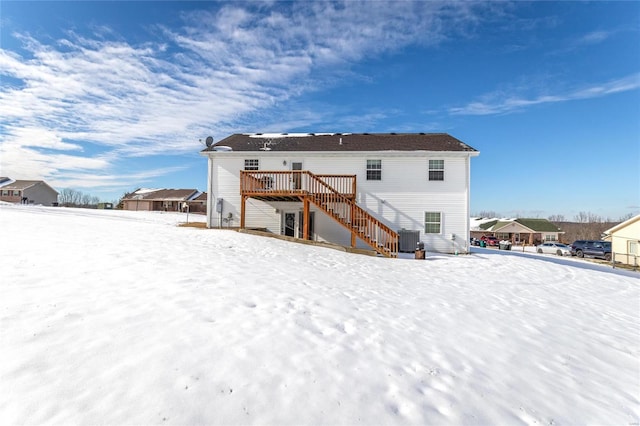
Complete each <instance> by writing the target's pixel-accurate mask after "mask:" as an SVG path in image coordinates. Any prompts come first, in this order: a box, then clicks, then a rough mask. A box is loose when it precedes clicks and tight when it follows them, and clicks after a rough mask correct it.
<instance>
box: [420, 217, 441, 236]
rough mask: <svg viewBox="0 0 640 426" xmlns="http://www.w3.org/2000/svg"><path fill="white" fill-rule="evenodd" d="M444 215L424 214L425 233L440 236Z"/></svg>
mask: <svg viewBox="0 0 640 426" xmlns="http://www.w3.org/2000/svg"><path fill="white" fill-rule="evenodd" d="M441 219H442V214H441V213H440V212H424V233H425V234H439V233H440V228H441V226H440V224H441Z"/></svg>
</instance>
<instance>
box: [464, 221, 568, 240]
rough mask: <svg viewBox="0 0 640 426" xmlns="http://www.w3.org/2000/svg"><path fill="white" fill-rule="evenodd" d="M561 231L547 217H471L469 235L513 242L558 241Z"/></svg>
mask: <svg viewBox="0 0 640 426" xmlns="http://www.w3.org/2000/svg"><path fill="white" fill-rule="evenodd" d="M560 234H563V232H562V231H561V230H560V228H558V227H557V226H555V225H554V224H553V223H551V222H549V221H548V220H547V219H526V218H523V219H495V218H494V219H482V218H474V219H472V226H471V236H472V237H475V238H481V237H482V236H484V235H486V236H494V237H496V238H498V239H499V240H506V241H511V242H512V243H513V244H516V243H526V244H532V245H534V244H540V243H541V242H545V241H559V240H560Z"/></svg>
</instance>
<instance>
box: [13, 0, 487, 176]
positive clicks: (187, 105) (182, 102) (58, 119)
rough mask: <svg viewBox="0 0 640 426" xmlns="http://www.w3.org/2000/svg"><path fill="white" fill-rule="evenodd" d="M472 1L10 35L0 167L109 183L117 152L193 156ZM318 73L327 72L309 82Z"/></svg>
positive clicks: (460, 20) (455, 22)
mask: <svg viewBox="0 0 640 426" xmlns="http://www.w3.org/2000/svg"><path fill="white" fill-rule="evenodd" d="M206 6H207V5H205V4H204V3H203V7H206ZM477 9H479V8H477V7H475V5H473V4H469V3H465V2H461V3H457V4H440V3H431V2H417V3H413V2H394V3H393V4H392V5H390V4H388V3H384V2H362V3H361V2H352V1H345V2H313V3H306V2H304V3H302V2H301V3H279V2H276V3H273V4H269V3H234V4H228V5H222V6H221V7H220V8H219V9H217V10H213V11H206V10H198V11H193V12H190V13H185V14H184V15H183V16H182V19H183V22H184V25H183V26H182V27H181V28H168V27H164V26H162V23H158V26H157V27H156V28H155V29H153V31H151V32H149V34H148V37H149V38H148V41H147V42H143V43H137V44H133V43H130V42H127V41H125V38H124V36H125V35H123V34H116V33H115V31H113V29H112V28H110V27H109V26H108V23H97V24H95V25H94V26H93V31H94V32H93V34H92V35H90V34H86V33H82V34H80V33H78V32H73V31H68V32H67V33H66V36H65V37H64V38H61V39H58V40H55V41H54V42H50V41H44V40H49V39H48V38H47V37H49V36H48V35H45V36H42V37H38V36H35V35H32V34H29V33H27V32H22V33H17V34H14V37H16V38H17V39H19V40H20V41H21V44H22V48H23V49H24V50H25V51H26V52H27V54H23V55H21V54H18V53H16V52H13V51H9V50H5V49H0V75H2V76H4V77H5V81H11V82H12V83H15V84H4V83H3V85H2V87H1V88H0V116H1V117H2V119H1V121H0V130H1V132H2V135H0V143H1V146H0V154H1V155H2V164H0V168H1V169H2V171H1V173H2V174H6V175H12V176H16V177H22V178H27V177H28V178H47V179H53V180H56V181H58V182H66V183H68V184H74V185H77V186H86V185H98V184H99V182H104V183H106V184H108V185H111V184H113V183H114V182H115V181H119V180H121V178H119V179H115V178H113V177H112V176H115V175H116V174H117V173H115V170H114V168H115V166H116V165H117V164H118V162H119V161H120V160H122V159H124V158H128V157H132V156H149V155H158V154H166V153H168V152H171V153H184V152H189V151H194V150H197V149H198V148H199V147H200V146H199V145H198V143H197V140H198V138H201V137H203V136H204V135H210V134H211V135H214V137H216V138H217V137H222V136H224V135H226V134H227V133H229V132H230V131H238V130H243V129H239V128H238V127H239V125H244V124H246V123H247V120H249V118H248V117H251V116H252V114H256V112H259V111H262V110H265V109H267V108H269V107H271V106H273V105H277V104H279V103H282V102H284V101H286V100H288V99H290V98H291V97H294V96H297V95H299V94H301V93H304V92H306V91H308V90H317V88H318V87H319V86H322V85H323V84H330V82H331V81H332V78H333V77H335V76H337V75H340V74H341V73H343V72H344V71H342V70H344V69H348V65H349V64H350V63H353V62H355V61H359V60H361V59H362V58H365V57H369V56H373V55H376V54H379V53H381V52H387V51H393V50H396V49H400V48H402V47H403V46H406V45H408V44H411V43H419V44H424V45H430V44H438V43H440V42H441V41H442V40H444V39H446V37H447V36H448V35H449V34H450V33H451V31H454V30H453V29H456V28H457V29H461V28H464V26H465V23H467V22H474V21H475V20H476V17H475V14H476V13H477ZM137 38H138V39H140V34H138V35H137ZM319 70H335V71H334V73H333V74H331V73H329V75H328V76H327V75H326V74H323V77H322V79H319V77H318V71H319ZM332 75H333V77H332ZM365 121H366V119H365ZM263 124H265V125H268V123H263ZM292 125H293V124H292ZM90 147H94V148H95V147H100V150H99V151H100V152H102V154H100V155H98V156H96V155H95V154H93V153H92V152H93V150H92V149H89V148H90ZM44 149H46V150H47V152H44ZM75 171H80V172H81V173H80V174H77V173H76V174H74V172H75ZM142 172H144V171H142ZM148 172H149V173H156V172H157V171H148ZM165 172H166V171H165ZM158 173H162V172H158ZM91 176H98V179H94V178H92V177H91ZM110 176H111V177H110ZM140 176H142V175H128V176H127V177H128V178H139V177H140ZM123 177H124V176H123Z"/></svg>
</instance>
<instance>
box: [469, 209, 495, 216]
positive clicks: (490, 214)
mask: <svg viewBox="0 0 640 426" xmlns="http://www.w3.org/2000/svg"><path fill="white" fill-rule="evenodd" d="M474 216H476V217H500V216H501V215H500V214H499V213H496V212H494V211H490V210H482V211H480V212H478V214H475V215H474Z"/></svg>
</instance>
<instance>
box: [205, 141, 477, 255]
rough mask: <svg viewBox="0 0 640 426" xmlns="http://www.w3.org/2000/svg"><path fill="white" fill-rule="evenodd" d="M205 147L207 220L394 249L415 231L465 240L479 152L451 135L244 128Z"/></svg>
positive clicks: (439, 245)
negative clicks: (246, 130) (254, 130)
mask: <svg viewBox="0 0 640 426" xmlns="http://www.w3.org/2000/svg"><path fill="white" fill-rule="evenodd" d="M202 155H204V156H206V157H207V158H208V187H207V193H208V194H209V197H208V202H207V225H208V226H209V227H218V226H220V227H224V226H239V227H240V228H262V229H265V228H266V229H267V230H268V231H270V232H273V233H275V234H281V235H286V236H289V237H294V238H303V239H311V240H317V241H325V242H330V243H335V244H340V245H345V246H348V245H350V246H352V247H358V248H373V249H374V250H375V251H377V252H378V253H379V254H382V255H385V256H389V257H396V256H397V254H398V252H399V251H411V252H413V251H414V250H415V249H416V242H417V241H421V242H423V243H425V245H426V249H427V250H429V251H437V252H449V253H453V252H462V253H464V252H468V250H469V188H470V161H471V158H472V157H475V156H477V155H479V152H478V151H477V150H475V149H474V148H472V147H470V146H469V145H467V144H465V143H464V142H462V141H460V140H458V139H456V138H454V137H452V136H451V135H448V134H445V133H385V134H377V133H376V134H369V133H295V134H294V133H280V134H275V133H273V134H267V133H243V134H234V135H231V136H229V137H227V138H225V139H223V140H221V141H219V142H218V143H215V144H213V143H209V146H208V147H207V148H206V149H204V150H203V151H202ZM399 231H400V233H398V232H399ZM403 238H405V239H403Z"/></svg>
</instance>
